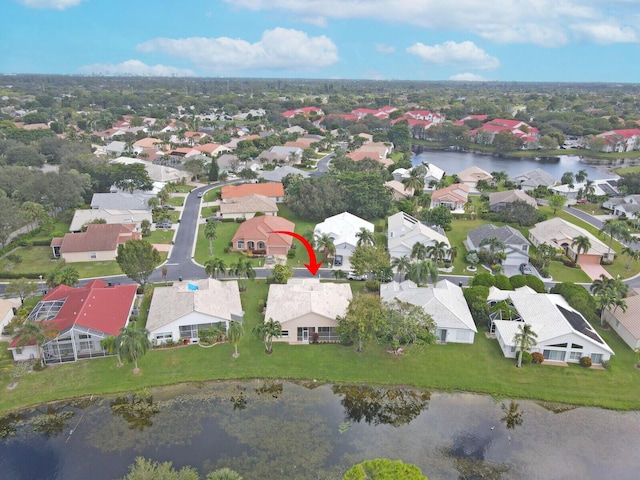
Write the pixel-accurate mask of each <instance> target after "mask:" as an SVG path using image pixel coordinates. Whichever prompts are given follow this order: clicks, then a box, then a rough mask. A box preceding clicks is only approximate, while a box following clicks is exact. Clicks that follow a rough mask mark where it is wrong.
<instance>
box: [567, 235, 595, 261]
mask: <svg viewBox="0 0 640 480" xmlns="http://www.w3.org/2000/svg"><path fill="white" fill-rule="evenodd" d="M571 246H572V247H573V248H575V250H576V263H578V260H579V259H580V254H581V253H586V252H588V251H589V249H590V248H591V241H590V240H589V237H587V236H586V235H578V236H577V237H576V238H574V239H573V242H571Z"/></svg>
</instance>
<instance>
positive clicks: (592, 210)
mask: <svg viewBox="0 0 640 480" xmlns="http://www.w3.org/2000/svg"><path fill="white" fill-rule="evenodd" d="M571 208H575V209H576V210H581V211H583V212H585V213H588V214H590V215H611V211H610V210H605V209H604V208H602V207H601V206H600V204H599V203H576V204H574V205H571Z"/></svg>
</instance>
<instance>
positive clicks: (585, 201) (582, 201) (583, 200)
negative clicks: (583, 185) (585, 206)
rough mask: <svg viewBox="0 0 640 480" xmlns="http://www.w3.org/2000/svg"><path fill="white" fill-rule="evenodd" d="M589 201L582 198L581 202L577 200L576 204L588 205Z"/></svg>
mask: <svg viewBox="0 0 640 480" xmlns="http://www.w3.org/2000/svg"><path fill="white" fill-rule="evenodd" d="M588 202H589V200H588V199H586V198H581V199H580V200H577V201H576V203H588Z"/></svg>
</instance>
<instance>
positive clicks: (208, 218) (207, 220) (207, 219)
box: [204, 216, 219, 223]
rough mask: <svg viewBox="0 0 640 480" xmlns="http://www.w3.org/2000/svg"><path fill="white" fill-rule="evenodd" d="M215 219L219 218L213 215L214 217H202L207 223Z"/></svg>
mask: <svg viewBox="0 0 640 480" xmlns="http://www.w3.org/2000/svg"><path fill="white" fill-rule="evenodd" d="M217 220H219V218H218V217H215V216H214V217H207V218H205V219H204V221H205V222H207V223H209V222H215V221H217Z"/></svg>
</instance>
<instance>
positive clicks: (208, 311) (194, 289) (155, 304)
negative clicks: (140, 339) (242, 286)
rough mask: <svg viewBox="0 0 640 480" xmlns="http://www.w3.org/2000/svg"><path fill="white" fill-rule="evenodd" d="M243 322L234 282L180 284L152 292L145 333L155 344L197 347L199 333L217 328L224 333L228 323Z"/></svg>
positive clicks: (210, 281) (217, 281) (237, 291)
mask: <svg viewBox="0 0 640 480" xmlns="http://www.w3.org/2000/svg"><path fill="white" fill-rule="evenodd" d="M243 318H244V312H243V310H242V305H241V304H240V290H239V289H238V282H237V281H235V280H233V281H224V282H221V281H219V280H215V279H213V278H206V279H203V280H190V281H181V282H177V283H174V284H173V285H172V286H169V287H156V288H155V289H154V291H153V298H152V299H151V306H150V307H149V316H148V320H147V330H148V331H149V340H151V341H152V342H153V343H154V344H162V343H166V342H168V341H172V342H175V343H179V342H187V343H197V342H198V341H199V339H200V332H201V331H202V330H206V329H209V328H220V329H222V330H223V331H225V332H226V331H227V329H228V328H229V322H231V321H237V322H242V321H243Z"/></svg>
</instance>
